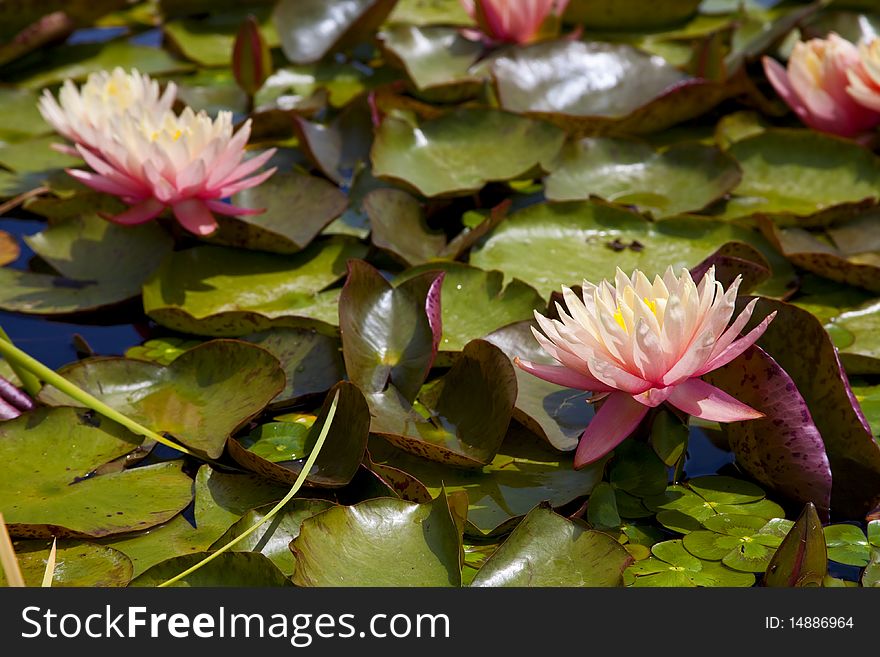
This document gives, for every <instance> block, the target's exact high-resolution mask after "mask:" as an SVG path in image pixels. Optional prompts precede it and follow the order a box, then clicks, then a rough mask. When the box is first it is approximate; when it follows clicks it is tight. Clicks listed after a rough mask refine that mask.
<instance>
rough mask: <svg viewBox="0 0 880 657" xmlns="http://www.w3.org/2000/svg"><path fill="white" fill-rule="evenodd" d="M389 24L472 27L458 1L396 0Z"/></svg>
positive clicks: (468, 17) (469, 19)
mask: <svg viewBox="0 0 880 657" xmlns="http://www.w3.org/2000/svg"><path fill="white" fill-rule="evenodd" d="M388 22H389V23H392V24H394V23H409V24H410V25H473V21H472V20H471V18H470V16H468V15H467V12H465V10H464V7H462V5H461V1H460V0H398V2H397V4H396V5H395V6H394V11H392V12H391V15H390V16H389V17H388Z"/></svg>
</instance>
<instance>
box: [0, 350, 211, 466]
mask: <svg viewBox="0 0 880 657" xmlns="http://www.w3.org/2000/svg"><path fill="white" fill-rule="evenodd" d="M0 356H3V358H5V359H6V360H7V361H8V362H9V364H10V365H11V366H12V367H13V368H14V367H20V368H22V369H24V370H26V371H27V372H29V373H31V374H33V375H35V376H36V377H37V378H39V379H40V380H41V381H43V382H44V383H47V384H49V385H51V386H53V387H55V388H57V389H58V390H60V391H61V392H63V393H64V394H65V395H67V396H68V397H70V398H71V399H74V400H76V401H77V402H79V403H80V404H82V405H83V406H85V407H86V408H90V409H92V410H93V411H95V412H96V413H100V414H101V415H103V416H104V417H106V418H109V419H111V420H113V421H114V422H117V423H119V424H121V425H122V426H124V427H125V428H126V429H128V430H129V431H131V432H132V433H133V434H136V435H138V436H143V437H144V438H149V439H150V440H155V441H156V442H157V443H162V444H163V445H167V446H168V447H172V448H174V449H176V450H177V451H178V452H183V453H184V454H189V455H190V456H196V457H197V458H201V457H198V455H196V454H193V453H192V452H191V451H189V450H188V449H187V448H186V447H184V446H183V445H178V444H177V443H175V442H172V441H170V440H168V439H167V438H165V436H161V435H159V434H158V433H156V432H155V431H153V430H152V429H148V428H147V427H145V426H143V425H142V424H139V423H137V422H135V421H134V420H132V419H130V418H128V417H126V416H125V415H123V414H122V413H120V412H119V411H116V410H114V409H112V408H110V407H109V406H107V404H105V403H104V402H102V401H101V400H100V399H98V398H97V397H93V396H92V395H90V394H89V393H87V392H86V391H85V390H82V389H81V388H79V387H77V386H76V385H74V384H73V383H71V382H70V381H68V380H67V379H65V378H64V377H63V376H61V375H60V374H58V373H57V372H55V371H54V370H51V369H49V368H48V367H46V366H45V365H43V364H42V363H41V362H40V361H38V360H36V359H35V358H33V357H31V356H29V355H28V354H26V353H25V352H23V351H22V350H21V349H19V348H18V347H16V346H15V345H14V344H12V343H11V342H7V341H6V340H0ZM19 378H21V377H19Z"/></svg>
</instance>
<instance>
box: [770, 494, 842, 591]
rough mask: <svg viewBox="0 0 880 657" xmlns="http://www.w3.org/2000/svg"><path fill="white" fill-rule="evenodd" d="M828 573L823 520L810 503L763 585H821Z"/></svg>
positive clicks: (784, 542) (786, 539)
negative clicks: (821, 520) (820, 519)
mask: <svg viewBox="0 0 880 657" xmlns="http://www.w3.org/2000/svg"><path fill="white" fill-rule="evenodd" d="M827 572H828V553H827V550H826V548H825V536H824V534H823V532H822V523H821V522H820V521H819V516H818V514H817V513H816V509H815V508H814V507H813V505H812V504H810V503H807V505H806V506H805V507H804V510H803V511H802V512H801V515H800V516H798V519H797V522H795V523H794V526H793V527H792V528H791V530H790V531H789V532H788V534H787V535H786V537H785V538H784V539H783V541H782V544H781V545H780V546H779V549H777V550H776V554H774V555H773V559H772V560H771V561H770V565H769V566H767V571H766V572H765V573H764V582H763V584H764V586H773V587H777V586H783V587H806V586H822V582H823V580H824V578H825V575H826V574H827Z"/></svg>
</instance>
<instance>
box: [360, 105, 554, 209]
mask: <svg viewBox="0 0 880 657" xmlns="http://www.w3.org/2000/svg"><path fill="white" fill-rule="evenodd" d="M563 139H564V134H563V132H562V131H561V130H559V129H558V128H556V127H554V126H552V125H550V124H549V123H545V122H543V121H536V120H533V119H528V118H525V117H521V116H516V115H514V114H509V113H507V112H499V111H497V110H478V109H459V110H455V111H453V112H450V113H449V114H444V115H443V116H441V117H439V118H436V119H432V120H427V121H422V122H421V123H418V122H416V121H414V120H412V119H408V118H404V117H403V116H402V115H397V116H388V117H386V118H385V120H384V121H383V122H382V124H381V125H380V126H379V129H378V132H377V133H376V141H375V143H374V144H373V153H372V161H373V172H374V174H375V175H376V176H377V177H379V178H385V179H389V180H393V181H398V182H403V183H405V184H407V185H409V186H410V187H412V188H414V189H416V190H417V191H419V192H420V193H422V194H423V195H425V196H443V195H447V196H448V195H466V194H468V193H469V192H475V191H478V190H479V189H481V188H482V187H483V186H484V185H485V184H486V183H488V182H490V181H496V180H512V179H515V178H520V177H523V176H526V175H528V174H529V173H530V172H531V171H533V170H535V169H541V168H543V169H544V170H546V169H547V166H548V165H549V163H550V161H551V160H552V158H553V157H554V156H555V155H556V153H557V152H558V151H559V148H560V147H561V146H562V141H563Z"/></svg>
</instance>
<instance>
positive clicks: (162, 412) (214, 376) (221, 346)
mask: <svg viewBox="0 0 880 657" xmlns="http://www.w3.org/2000/svg"><path fill="white" fill-rule="evenodd" d="M60 373H61V375H62V376H64V377H65V378H66V379H68V380H69V381H72V382H74V383H75V384H76V385H78V386H79V387H80V388H82V389H84V390H86V391H88V392H90V393H91V394H93V395H95V396H96V397H98V398H99V399H101V400H102V401H104V402H105V403H106V404H108V405H109V406H110V407H112V408H114V409H115V410H117V411H119V412H121V413H123V414H125V415H127V416H128V417H130V418H132V419H133V420H135V421H137V422H140V423H142V424H144V425H146V426H148V427H150V428H151V429H153V430H154V431H158V432H166V433H169V434H171V435H172V436H174V437H175V438H177V439H179V440H180V441H181V442H182V443H183V444H184V445H186V446H187V447H190V448H192V449H195V450H197V451H198V452H201V453H203V454H206V455H207V456H208V457H210V458H217V457H218V456H220V454H221V453H222V452H223V446H224V445H225V443H226V440H227V438H228V437H229V436H230V435H231V434H232V433H233V432H234V431H235V430H236V429H237V428H238V427H240V426H242V425H243V424H245V423H246V422H247V421H248V420H250V419H251V418H252V417H254V416H255V415H256V414H258V413H260V412H261V411H262V410H263V409H264V408H265V407H266V405H267V404H268V403H269V402H270V401H272V399H273V398H274V397H275V396H276V395H277V394H278V393H279V392H281V390H282V389H283V388H284V372H283V370H282V369H281V366H280V365H279V363H278V361H277V360H276V359H275V357H274V356H272V355H271V354H270V353H269V352H268V351H266V350H264V349H261V348H259V347H256V346H254V345H251V344H247V343H244V342H236V341H233V340H215V341H212V342H206V343H205V344H202V345H199V346H197V347H194V348H193V349H190V350H189V351H187V352H186V353H185V354H183V355H182V356H180V357H179V358H177V359H176V360H174V362H173V363H171V364H170V365H168V366H167V367H165V366H162V365H158V364H156V363H148V362H145V361H138V360H128V359H125V358H96V359H90V360H84V361H79V362H78V363H74V364H72V365H69V366H67V367H65V368H62V370H61V371H60ZM40 399H41V400H42V401H43V402H44V403H48V404H52V405H55V406H58V405H66V404H70V405H76V402H74V401H73V400H71V399H69V398H68V397H67V396H66V395H65V394H63V393H61V392H59V391H57V390H55V389H54V388H46V389H44V390H43V391H42V392H41V393H40Z"/></svg>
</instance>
